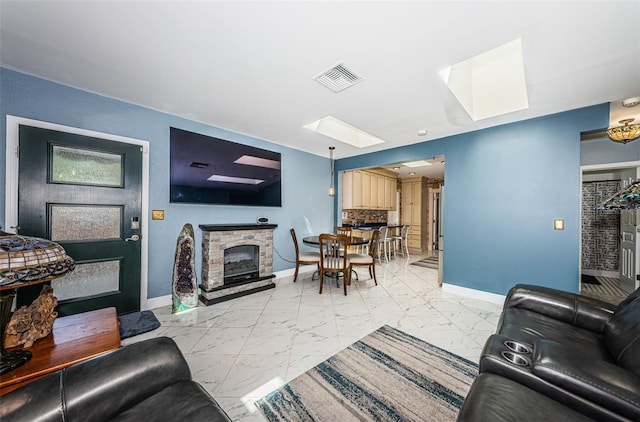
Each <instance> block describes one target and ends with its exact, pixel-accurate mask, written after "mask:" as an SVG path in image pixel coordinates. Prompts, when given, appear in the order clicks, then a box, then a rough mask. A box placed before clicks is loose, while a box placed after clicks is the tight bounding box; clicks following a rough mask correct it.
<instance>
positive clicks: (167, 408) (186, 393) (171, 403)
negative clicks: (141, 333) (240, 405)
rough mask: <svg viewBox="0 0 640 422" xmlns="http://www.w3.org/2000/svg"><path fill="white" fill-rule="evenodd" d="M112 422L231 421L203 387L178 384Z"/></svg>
mask: <svg viewBox="0 0 640 422" xmlns="http://www.w3.org/2000/svg"><path fill="white" fill-rule="evenodd" d="M111 421H112V422H141V421H189V422H200V421H202V422H205V421H206V422H222V421H225V422H226V421H230V419H229V418H228V416H227V414H226V413H225V412H224V410H222V409H221V408H220V406H219V405H218V403H216V401H215V400H214V399H213V398H212V397H211V396H210V395H209V394H208V393H207V392H206V391H205V390H204V389H203V388H202V386H200V385H199V384H197V383H195V382H193V381H181V382H177V383H175V384H173V385H171V386H169V387H167V388H165V389H164V390H162V391H161V392H159V393H157V394H154V395H153V396H151V397H149V398H147V399H146V400H144V401H141V402H140V403H137V404H136V405H134V406H133V407H131V408H129V409H127V410H126V411H125V412H123V413H121V414H120V415H118V416H116V417H115V418H113V419H112V420H111Z"/></svg>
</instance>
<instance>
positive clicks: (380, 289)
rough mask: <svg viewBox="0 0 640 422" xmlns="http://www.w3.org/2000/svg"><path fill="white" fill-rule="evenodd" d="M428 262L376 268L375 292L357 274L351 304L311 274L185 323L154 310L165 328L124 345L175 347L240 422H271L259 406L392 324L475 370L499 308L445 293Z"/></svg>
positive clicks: (195, 314) (362, 272)
mask: <svg viewBox="0 0 640 422" xmlns="http://www.w3.org/2000/svg"><path fill="white" fill-rule="evenodd" d="M421 258H424V256H412V257H411V258H406V259H405V258H402V257H399V258H397V259H393V260H391V261H390V262H389V263H383V264H377V265H376V271H377V276H378V285H377V286H376V285H375V284H374V283H373V280H370V279H369V274H368V272H367V270H366V268H362V269H358V274H359V278H360V281H354V282H353V283H352V285H351V286H350V288H349V294H348V296H346V297H345V296H344V294H343V291H342V288H341V287H340V288H338V287H336V283H335V281H334V280H327V281H325V289H324V292H323V294H322V295H319V294H318V281H317V280H312V278H311V277H312V273H311V272H307V273H303V274H300V275H298V281H297V282H296V283H293V277H292V276H290V277H284V278H282V279H278V280H276V288H275V289H271V290H268V291H264V292H260V293H255V294H252V295H249V296H244V297H241V298H237V299H234V300H231V301H227V302H222V303H218V304H215V305H211V306H209V307H200V308H198V309H196V310H193V311H189V312H186V313H183V314H180V315H172V314H171V307H169V306H167V307H162V308H158V309H154V313H155V314H156V316H157V317H158V319H159V320H160V321H161V323H162V326H161V327H160V328H158V329H157V330H154V331H152V332H150V333H146V334H143V335H140V336H136V337H133V338H130V339H127V340H124V341H123V342H122V343H123V345H126V344H129V343H133V342H136V341H140V340H143V339H146V338H151V337H156V336H168V337H171V338H173V339H174V340H175V341H176V343H177V344H178V345H179V347H180V349H181V350H182V352H183V353H184V355H185V357H186V358H187V360H188V362H189V365H190V366H191V371H192V373H193V378H194V379H195V380H196V381H198V382H199V383H201V384H202V385H203V386H204V388H206V389H207V391H209V393H210V394H211V395H212V396H213V397H215V399H216V400H217V401H218V403H220V405H221V406H222V407H223V408H224V409H225V410H226V411H227V413H228V414H229V416H230V417H231V418H232V419H233V420H234V421H264V420H265V419H264V418H263V417H262V415H261V413H260V412H259V411H258V410H257V409H256V408H255V406H253V402H254V401H255V400H256V399H258V398H260V397H262V396H263V395H265V394H267V393H268V392H269V391H271V390H274V389H275V388H278V387H279V386H280V385H281V384H282V383H284V382H287V381H290V380H291V379H293V378H295V377H296V376H298V375H300V374H301V373H303V372H305V371H306V370H308V369H310V368H312V367H313V366H315V365H317V364H318V363H320V362H322V361H323V360H325V359H327V358H328V357H330V356H332V355H333V354H335V353H336V352H338V351H340V350H341V349H343V348H345V347H347V346H349V345H350V344H352V343H353V342H355V341H357V340H358V339H360V338H362V337H364V336H366V335H367V334H369V333H370V332H372V331H374V330H375V329H377V328H378V327H380V326H382V325H384V324H388V325H390V326H392V327H395V328H398V329H400V330H402V331H405V332H407V333H409V334H412V335H414V336H416V337H419V338H421V339H423V340H425V341H428V342H430V343H431V344H434V345H436V346H439V347H442V348H444V349H446V350H449V351H451V352H453V353H456V354H458V355H460V356H464V357H466V358H468V359H471V360H473V361H475V362H477V361H478V357H479V355H480V351H481V350H482V346H483V344H484V342H485V340H486V339H487V337H488V336H489V335H491V334H492V333H493V332H494V330H495V327H496V324H497V322H498V318H499V315H500V311H501V306H499V305H496V304H492V303H488V302H484V301H480V300H474V299H469V298H464V297H460V296H455V295H452V294H447V293H443V292H442V290H441V289H440V288H439V287H438V281H437V271H436V270H432V269H428V268H421V267H418V266H415V265H409V263H410V262H413V261H416V260H418V259H421Z"/></svg>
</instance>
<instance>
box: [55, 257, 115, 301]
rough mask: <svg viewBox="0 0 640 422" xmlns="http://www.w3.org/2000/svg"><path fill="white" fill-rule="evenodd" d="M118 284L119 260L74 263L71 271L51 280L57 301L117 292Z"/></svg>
mask: <svg viewBox="0 0 640 422" xmlns="http://www.w3.org/2000/svg"><path fill="white" fill-rule="evenodd" d="M119 285H120V260H115V261H102V262H91V263H86V264H78V263H76V269H75V270H73V272H71V273H69V274H67V275H66V276H64V277H60V278H56V279H55V280H52V281H51V287H53V294H54V296H55V297H57V298H58V300H59V301H61V300H68V299H78V298H82V297H87V296H95V295H99V294H103V293H110V292H118V291H119V290H120V289H119Z"/></svg>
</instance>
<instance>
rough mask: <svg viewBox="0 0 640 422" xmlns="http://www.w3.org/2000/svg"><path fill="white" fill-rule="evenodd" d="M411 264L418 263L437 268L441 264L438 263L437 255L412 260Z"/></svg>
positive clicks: (418, 264) (420, 265) (421, 265)
mask: <svg viewBox="0 0 640 422" xmlns="http://www.w3.org/2000/svg"><path fill="white" fill-rule="evenodd" d="M411 265H417V266H418V267H424V268H431V269H434V270H437V269H438V268H439V267H440V265H439V264H438V257H437V256H428V257H426V258H423V259H421V260H420V261H416V262H412V263H411Z"/></svg>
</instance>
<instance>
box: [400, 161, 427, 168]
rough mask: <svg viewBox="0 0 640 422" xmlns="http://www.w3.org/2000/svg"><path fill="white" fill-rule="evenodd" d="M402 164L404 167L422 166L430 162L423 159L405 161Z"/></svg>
mask: <svg viewBox="0 0 640 422" xmlns="http://www.w3.org/2000/svg"><path fill="white" fill-rule="evenodd" d="M402 165H403V166H405V167H424V166H430V165H431V163H430V162H428V161H425V160H418V161H407V162H406V163H402Z"/></svg>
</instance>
